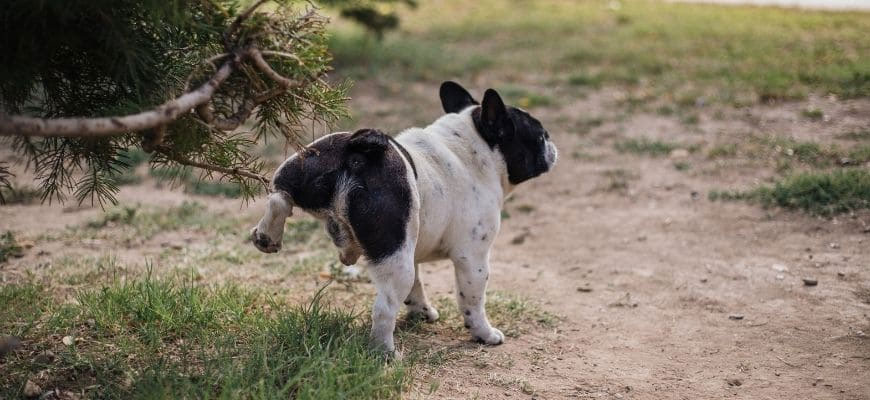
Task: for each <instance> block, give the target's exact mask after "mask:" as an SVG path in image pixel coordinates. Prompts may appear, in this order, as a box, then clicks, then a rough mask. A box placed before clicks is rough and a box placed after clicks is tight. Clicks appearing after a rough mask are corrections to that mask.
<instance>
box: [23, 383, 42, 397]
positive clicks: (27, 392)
mask: <svg viewBox="0 0 870 400" xmlns="http://www.w3.org/2000/svg"><path fill="white" fill-rule="evenodd" d="M40 393H42V388H41V387H39V385H37V384H35V383H33V381H31V380H30V379H28V380H27V382H26V383H25V384H24V393H23V394H24V396H25V397H36V396H39V394H40Z"/></svg>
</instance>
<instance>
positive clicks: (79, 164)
mask: <svg viewBox="0 0 870 400" xmlns="http://www.w3.org/2000/svg"><path fill="white" fill-rule="evenodd" d="M264 3H267V1H266V0H257V1H256V2H255V3H254V4H251V5H249V6H247V7H242V6H241V5H240V4H239V3H238V2H237V1H232V0H63V1H60V0H4V1H3V2H2V3H0V51H2V53H3V55H4V56H3V57H2V58H0V141H2V143H4V144H7V145H11V146H13V149H14V150H15V151H16V152H18V153H20V154H22V155H23V159H24V161H25V162H26V165H27V166H28V167H29V168H33V170H34V171H35V173H36V176H37V180H38V182H39V185H40V187H39V189H40V191H41V195H42V199H43V201H46V200H48V201H49V202H50V201H52V200H59V201H63V200H64V199H65V198H66V196H67V195H69V194H73V195H74V196H75V198H76V200H77V201H79V202H80V203H81V202H85V201H90V202H91V203H94V202H98V203H100V204H103V203H104V202H105V201H109V202H115V201H116V200H115V194H116V193H117V191H118V186H117V183H116V181H115V177H116V176H118V173H119V171H120V170H122V169H123V168H125V167H126V166H127V164H128V160H126V159H125V157H124V154H126V153H125V152H126V151H127V150H129V149H131V148H136V147H141V148H142V149H143V150H145V151H147V152H149V153H151V158H150V163H151V164H152V166H153V167H173V166H175V167H177V166H188V167H195V168H200V169H201V170H202V171H203V177H205V178H218V179H223V180H229V181H233V182H237V183H238V184H240V185H241V187H242V189H243V194H244V195H245V196H246V197H247V198H249V197H251V196H253V195H255V194H256V193H258V192H259V190H260V189H261V188H263V187H264V186H265V185H266V183H267V181H266V178H264V177H263V175H261V172H262V168H263V163H262V162H261V161H259V160H258V159H257V157H256V156H254V155H252V154H251V152H250V150H251V149H252V146H254V145H255V144H256V143H258V142H260V141H262V140H265V139H266V138H267V137H270V136H271V137H278V138H281V139H283V140H285V141H287V143H288V144H292V145H296V146H299V145H300V141H301V139H302V135H303V133H304V131H305V129H306V127H310V126H311V122H319V123H330V122H333V121H335V120H336V119H338V118H341V117H342V116H343V115H344V113H345V108H344V103H345V101H346V92H347V88H348V85H347V84H338V85H331V84H329V83H328V82H327V81H326V80H325V79H324V77H325V74H326V73H327V72H328V71H329V62H330V61H331V58H330V55H329V53H328V51H327V45H326V40H325V37H324V28H325V23H326V20H325V19H324V18H322V17H321V16H319V15H318V14H317V13H316V12H315V10H314V9H312V8H311V6H310V5H309V3H305V2H295V1H292V0H276V1H273V2H269V4H266V6H264ZM266 9H268V11H263V10H266ZM248 120H251V123H250V124H246V125H245V127H242V124H243V123H245V122H246V121H248ZM246 127H250V129H246ZM10 169H11V166H10V165H7V164H0V185H6V186H9V184H10V178H11V172H10ZM0 200H2V199H0Z"/></svg>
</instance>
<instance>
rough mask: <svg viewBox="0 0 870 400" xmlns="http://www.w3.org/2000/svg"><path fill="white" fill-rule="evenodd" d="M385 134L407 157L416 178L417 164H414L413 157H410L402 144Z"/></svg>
mask: <svg viewBox="0 0 870 400" xmlns="http://www.w3.org/2000/svg"><path fill="white" fill-rule="evenodd" d="M386 136H387V139H389V140H390V141H391V142H393V144H394V145H396V147H398V148H399V151H400V152H401V153H402V155H403V156H404V157H405V158H406V159H408V163H409V164H411V170H412V171H414V179H417V166H416V165H414V159H413V158H411V153H408V150H405V146H402V144H401V143H399V142H398V141H397V140H396V139H394V138H393V137H392V136H390V135H386Z"/></svg>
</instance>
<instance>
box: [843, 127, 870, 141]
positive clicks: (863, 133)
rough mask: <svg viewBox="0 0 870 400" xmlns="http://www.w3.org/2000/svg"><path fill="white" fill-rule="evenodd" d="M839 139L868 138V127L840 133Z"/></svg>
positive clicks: (869, 135) (869, 134)
mask: <svg viewBox="0 0 870 400" xmlns="http://www.w3.org/2000/svg"><path fill="white" fill-rule="evenodd" d="M840 139H845V140H854V141H863V140H870V129H867V130H860V131H850V132H846V133H844V134H842V135H840Z"/></svg>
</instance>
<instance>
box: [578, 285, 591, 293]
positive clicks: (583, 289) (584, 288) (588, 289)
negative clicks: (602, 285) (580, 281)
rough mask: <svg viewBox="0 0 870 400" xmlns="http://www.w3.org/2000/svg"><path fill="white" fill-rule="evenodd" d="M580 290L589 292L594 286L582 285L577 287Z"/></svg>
mask: <svg viewBox="0 0 870 400" xmlns="http://www.w3.org/2000/svg"><path fill="white" fill-rule="evenodd" d="M577 291H578V292H583V293H589V292H591V291H592V288H591V287H589V286H580V287H578V288H577Z"/></svg>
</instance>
